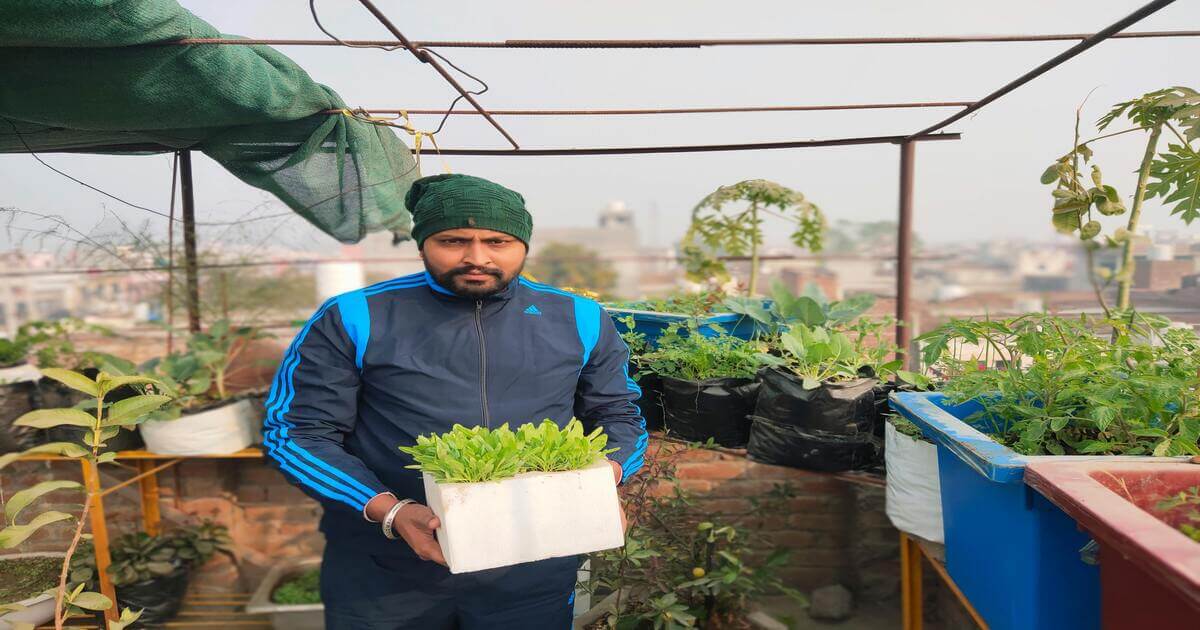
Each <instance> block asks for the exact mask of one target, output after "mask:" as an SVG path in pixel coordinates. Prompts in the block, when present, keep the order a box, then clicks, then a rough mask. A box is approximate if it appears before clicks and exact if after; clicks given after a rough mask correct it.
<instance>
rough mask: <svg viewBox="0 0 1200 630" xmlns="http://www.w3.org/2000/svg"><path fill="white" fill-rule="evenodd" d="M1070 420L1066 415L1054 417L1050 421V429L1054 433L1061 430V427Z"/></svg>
mask: <svg viewBox="0 0 1200 630" xmlns="http://www.w3.org/2000/svg"><path fill="white" fill-rule="evenodd" d="M1070 421H1071V419H1070V418H1068V417H1066V416H1059V417H1057V418H1054V419H1053V420H1051V421H1050V431H1052V432H1054V433H1057V432H1059V431H1062V430H1063V428H1064V427H1066V426H1067V423H1069V422H1070Z"/></svg>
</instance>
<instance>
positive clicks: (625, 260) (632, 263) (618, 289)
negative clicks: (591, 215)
mask: <svg viewBox="0 0 1200 630" xmlns="http://www.w3.org/2000/svg"><path fill="white" fill-rule="evenodd" d="M639 240H640V239H639V237H638V231H637V226H636V225H635V224H634V217H633V211H632V210H630V209H629V208H627V207H626V206H625V203H624V202H621V201H614V202H612V203H610V204H608V206H607V207H605V208H604V209H603V210H601V211H600V214H599V216H598V217H597V222H596V227H567V228H538V229H537V230H535V231H534V238H533V243H532V244H531V245H530V250H529V255H530V256H534V257H536V256H537V252H538V248H539V247H540V246H543V245H549V244H550V243H563V244H567V245H576V246H578V247H583V248H586V249H590V250H592V251H593V252H596V254H597V255H598V256H599V257H600V258H601V259H602V260H607V261H609V263H610V264H611V265H612V266H613V269H614V270H615V271H616V272H617V284H616V286H615V287H613V293H615V294H616V295H618V296H620V297H623V298H635V297H640V296H641V295H642V287H641V273H642V269H643V267H644V266H645V265H643V263H642V261H641V260H639V259H640V258H641V257H642V256H643V254H644V252H643V251H642V248H641V246H640V243H639Z"/></svg>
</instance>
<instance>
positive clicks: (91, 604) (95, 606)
mask: <svg viewBox="0 0 1200 630" xmlns="http://www.w3.org/2000/svg"><path fill="white" fill-rule="evenodd" d="M71 604H72V605H74V606H78V607H80V608H86V609H87V610H108V609H109V608H112V605H113V604H112V600H111V599H109V598H107V597H105V596H104V595H101V594H100V593H93V592H91V591H84V592H82V593H79V594H78V595H76V596H75V597H72V598H71Z"/></svg>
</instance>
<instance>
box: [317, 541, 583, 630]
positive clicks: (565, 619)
mask: <svg viewBox="0 0 1200 630" xmlns="http://www.w3.org/2000/svg"><path fill="white" fill-rule="evenodd" d="M398 544H404V543H403V542H399V543H398ZM579 563H580V558H579V557H576V556H571V557H568V558H553V559H550V560H542V561H539V562H530V563H526V564H518V565H515V566H511V567H502V568H499V569H489V570H486V571H476V572H473V573H460V574H458V575H454V574H451V573H450V571H449V569H447V568H446V567H443V566H442V565H440V564H437V563H434V562H427V561H424V560H420V559H418V558H415V557H411V558H409V557H404V558H400V557H384V556H372V555H369V554H367V553H364V552H361V551H358V550H355V549H353V548H349V549H347V548H346V547H345V546H338V545H336V544H332V545H329V546H327V547H326V548H325V556H324V559H323V560H322V564H321V600H322V602H324V604H325V627H326V630H409V629H412V630H452V629H453V630H483V629H485V628H486V629H488V630H508V629H512V630H517V629H520V630H542V629H543V628H545V629H549V630H568V629H569V628H570V627H571V619H572V617H571V609H572V604H573V602H574V597H575V576H576V571H577V569H578V568H579Z"/></svg>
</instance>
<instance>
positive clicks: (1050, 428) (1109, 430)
mask: <svg viewBox="0 0 1200 630" xmlns="http://www.w3.org/2000/svg"><path fill="white" fill-rule="evenodd" d="M1151 339H1154V340H1157V341H1155V342H1154V343H1151V342H1150V340H1151ZM917 341H918V342H919V343H922V344H924V345H925V348H924V352H923V354H924V359H925V362H926V363H927V364H929V365H931V366H932V367H933V368H934V370H936V371H938V372H940V373H941V374H942V375H943V376H944V377H946V379H947V380H946V383H945V385H944V386H943V390H944V391H945V393H946V395H947V397H948V399H949V401H950V402H952V403H959V402H965V401H967V400H977V401H979V403H980V404H981V405H982V407H983V410H982V411H980V412H978V413H976V414H974V415H973V416H971V417H970V418H968V419H967V420H968V421H969V422H973V423H976V424H979V423H982V424H983V425H984V427H985V428H986V430H987V431H986V432H989V433H990V434H991V435H992V437H993V438H994V439H996V440H997V441H999V442H1001V443H1003V444H1006V445H1008V446H1010V447H1011V448H1013V450H1015V451H1017V452H1019V453H1022V454H1026V455H1046V454H1051V455H1064V454H1066V455H1077V454H1109V455H1159V456H1162V455H1184V454H1200V447H1198V446H1197V442H1198V441H1200V355H1197V354H1196V352H1195V347H1196V343H1197V342H1196V338H1195V333H1193V332H1191V331H1186V330H1181V331H1179V332H1174V331H1171V330H1168V329H1167V322H1166V321H1165V320H1164V319H1162V318H1157V317H1152V316H1147V315H1142V314H1139V313H1136V312H1131V313H1130V314H1129V316H1128V317H1126V318H1122V319H1120V320H1116V319H1092V318H1089V317H1087V316H1081V317H1079V318H1077V319H1067V318H1058V317H1053V316H1050V315H1046V314H1030V315H1024V316H1021V317H1016V318H1011V319H1005V320H979V321H975V320H954V321H951V322H948V323H946V324H945V325H943V326H941V327H940V328H938V329H936V330H934V331H932V332H930V333H927V334H925V335H922V336H921V337H919V338H918V339H917ZM1159 343H1161V345H1157V344H1159Z"/></svg>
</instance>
